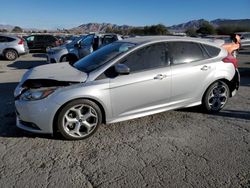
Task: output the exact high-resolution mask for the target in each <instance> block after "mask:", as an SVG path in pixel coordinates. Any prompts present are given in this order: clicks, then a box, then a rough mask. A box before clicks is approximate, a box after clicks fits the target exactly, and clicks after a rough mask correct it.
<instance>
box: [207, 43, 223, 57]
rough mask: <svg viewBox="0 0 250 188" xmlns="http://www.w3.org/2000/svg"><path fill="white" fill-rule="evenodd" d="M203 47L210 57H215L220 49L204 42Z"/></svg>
mask: <svg viewBox="0 0 250 188" xmlns="http://www.w3.org/2000/svg"><path fill="white" fill-rule="evenodd" d="M203 46H204V48H205V49H206V51H207V53H208V54H209V56H210V57H216V56H217V55H219V53H220V49H219V48H216V47H214V46H209V45H206V44H203Z"/></svg>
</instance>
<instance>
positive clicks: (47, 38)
mask: <svg viewBox="0 0 250 188" xmlns="http://www.w3.org/2000/svg"><path fill="white" fill-rule="evenodd" d="M44 38H45V40H46V41H49V42H55V41H56V40H57V39H56V38H55V37H53V36H50V35H45V36H44Z"/></svg>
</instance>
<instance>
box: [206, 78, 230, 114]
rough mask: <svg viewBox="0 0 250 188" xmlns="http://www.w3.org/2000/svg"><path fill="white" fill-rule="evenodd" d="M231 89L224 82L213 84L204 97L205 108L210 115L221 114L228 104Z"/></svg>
mask: <svg viewBox="0 0 250 188" xmlns="http://www.w3.org/2000/svg"><path fill="white" fill-rule="evenodd" d="M228 98H229V88H228V86H227V84H226V83H225V82H223V81H217V82H215V83H213V84H212V85H211V86H210V87H209V88H208V89H207V91H206V93H205V95H204V97H203V101H202V102H203V103H202V104H203V108H204V110H205V111H207V112H209V113H216V112H219V111H220V110H221V109H222V108H224V106H225V105H226V103H227V100H228Z"/></svg>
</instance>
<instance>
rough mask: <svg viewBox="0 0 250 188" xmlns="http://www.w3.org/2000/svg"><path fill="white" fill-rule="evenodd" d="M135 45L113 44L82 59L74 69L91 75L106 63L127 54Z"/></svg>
mask: <svg viewBox="0 0 250 188" xmlns="http://www.w3.org/2000/svg"><path fill="white" fill-rule="evenodd" d="M134 46H135V44H133V43H125V42H114V43H111V44H109V45H107V46H105V47H103V48H101V49H99V50H97V51H95V52H94V53H92V54H90V55H88V56H86V57H84V58H82V59H80V60H79V61H77V62H76V63H75V64H74V67H75V68H77V69H78V70H80V71H83V72H86V73H89V72H91V71H93V70H95V69H97V68H98V67H100V66H102V65H104V64H105V63H106V62H108V61H110V60H112V59H114V58H115V57H117V56H118V55H120V54H122V53H124V52H127V51H128V50H130V49H131V48H133V47H134Z"/></svg>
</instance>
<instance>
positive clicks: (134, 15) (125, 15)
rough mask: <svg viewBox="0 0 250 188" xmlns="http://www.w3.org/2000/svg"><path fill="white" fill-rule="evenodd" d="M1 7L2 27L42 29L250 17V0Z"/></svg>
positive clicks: (54, 1) (30, 0)
mask: <svg viewBox="0 0 250 188" xmlns="http://www.w3.org/2000/svg"><path fill="white" fill-rule="evenodd" d="M0 5H1V10H0V24H10V25H18V26H21V27H25V28H41V29H55V28H71V27H75V26H78V25H80V24H82V23H89V22H98V23H102V22H105V23H114V24H119V25H122V24H127V25H133V26H144V25H152V24H158V23H162V24H165V25H167V26H171V25H173V24H180V23H183V22H187V21H190V20H193V19H201V18H204V19H207V20H213V19H217V18H225V19H244V18H250V0H227V1H226V0H124V1H119V0H103V1H94V0H92V1H85V0H70V1H69V0H68V1H59V0H22V1H19V0H9V1H6V0H1V3H0Z"/></svg>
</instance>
